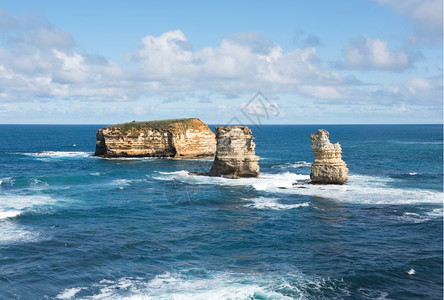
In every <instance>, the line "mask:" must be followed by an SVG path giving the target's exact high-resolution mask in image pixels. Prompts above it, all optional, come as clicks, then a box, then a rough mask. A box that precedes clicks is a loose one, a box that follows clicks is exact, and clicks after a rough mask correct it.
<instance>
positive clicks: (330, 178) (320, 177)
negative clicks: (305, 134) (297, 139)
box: [310, 129, 348, 184]
mask: <svg viewBox="0 0 444 300" xmlns="http://www.w3.org/2000/svg"><path fill="white" fill-rule="evenodd" d="M329 135H330V134H329V133H328V131H326V130H324V129H319V130H318V132H317V133H316V134H311V135H310V138H311V147H312V149H313V152H314V156H315V159H314V162H313V164H312V165H311V174H310V179H311V181H312V182H313V183H324V184H328V183H336V184H344V183H345V182H346V181H347V173H348V169H347V165H346V164H345V162H344V161H343V160H342V155H341V153H342V149H341V145H340V144H339V143H336V144H332V143H330V140H329V139H328V137H329Z"/></svg>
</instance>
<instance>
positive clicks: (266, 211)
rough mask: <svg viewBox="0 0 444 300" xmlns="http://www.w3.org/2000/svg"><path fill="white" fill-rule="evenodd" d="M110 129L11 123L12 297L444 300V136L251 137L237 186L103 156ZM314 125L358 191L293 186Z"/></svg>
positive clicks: (6, 203)
mask: <svg viewBox="0 0 444 300" xmlns="http://www.w3.org/2000/svg"><path fill="white" fill-rule="evenodd" d="M100 127H102V126H99V125H96V126H94V125H84V126H79V125H77V126H74V125H72V126H71V125H0V181H1V183H0V299H442V296H443V295H442V293H443V289H442V284H443V271H442V265H443V210H442V205H443V203H442V201H443V193H442V189H443V181H442V178H443V165H442V163H443V157H442V154H443V140H442V137H443V133H442V126H441V125H346V126H345V125H344V126H340V125H331V126H330V125H322V126H296V125H295V126H262V127H260V128H255V127H251V128H252V130H253V133H254V135H255V136H256V140H255V141H256V153H257V154H258V155H259V156H260V157H261V160H260V161H259V164H260V167H261V176H260V178H257V179H238V180H235V179H224V178H209V177H196V176H189V175H188V172H189V171H208V170H209V168H210V167H211V163H212V162H211V161H203V160H175V159H149V158H147V159H101V158H96V157H92V156H91V155H92V153H93V152H94V147H95V131H96V130H97V129H98V128H100ZM212 128H214V127H212ZM318 128H325V129H327V130H328V131H329V132H330V139H331V141H332V142H336V141H340V143H341V145H342V148H343V159H344V161H345V162H346V163H347V164H348V168H349V169H350V173H349V182H348V184H347V185H343V186H337V185H328V186H318V185H298V186H293V185H292V183H294V182H295V181H299V182H307V181H308V177H309V176H308V175H309V173H310V163H311V162H312V160H313V154H312V151H311V148H310V133H315V132H316V131H317V129H318ZM41 151H47V152H44V153H40V154H38V153H39V152H41ZM282 187H286V189H282Z"/></svg>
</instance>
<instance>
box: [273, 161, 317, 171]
mask: <svg viewBox="0 0 444 300" xmlns="http://www.w3.org/2000/svg"><path fill="white" fill-rule="evenodd" d="M310 166H311V163H309V162H306V161H297V162H295V163H285V164H282V165H276V166H272V167H271V168H272V169H275V168H286V169H290V168H292V169H298V168H308V167H310Z"/></svg>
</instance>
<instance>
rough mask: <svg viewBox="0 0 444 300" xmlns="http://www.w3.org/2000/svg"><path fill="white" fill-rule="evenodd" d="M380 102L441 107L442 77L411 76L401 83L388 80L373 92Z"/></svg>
mask: <svg viewBox="0 0 444 300" xmlns="http://www.w3.org/2000/svg"><path fill="white" fill-rule="evenodd" d="M373 97H374V98H375V99H378V101H379V102H380V103H396V102H398V103H411V104H416V105H425V106H437V107H442V97H443V82H442V77H437V78H428V79H425V78H412V79H409V80H407V81H405V82H403V83H395V82H388V83H386V84H384V85H383V86H382V88H381V89H380V90H378V91H377V92H375V93H374V94H373Z"/></svg>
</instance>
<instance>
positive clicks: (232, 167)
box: [208, 126, 259, 178]
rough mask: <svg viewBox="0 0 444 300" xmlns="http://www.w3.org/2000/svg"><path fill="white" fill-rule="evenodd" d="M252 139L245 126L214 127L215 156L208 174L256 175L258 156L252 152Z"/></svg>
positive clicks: (253, 145) (253, 146)
mask: <svg viewBox="0 0 444 300" xmlns="http://www.w3.org/2000/svg"><path fill="white" fill-rule="evenodd" d="M253 139H254V137H253V135H252V133H251V130H250V129H249V128H248V127H247V126H223V127H216V141H217V144H216V157H215V159H214V162H213V166H212V167H211V170H210V172H209V173H208V175H210V176H221V175H223V176H228V177H234V178H238V177H258V176H259V165H258V163H257V162H258V160H259V156H257V155H255V153H254V148H255V147H256V145H255V144H254V142H253Z"/></svg>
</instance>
